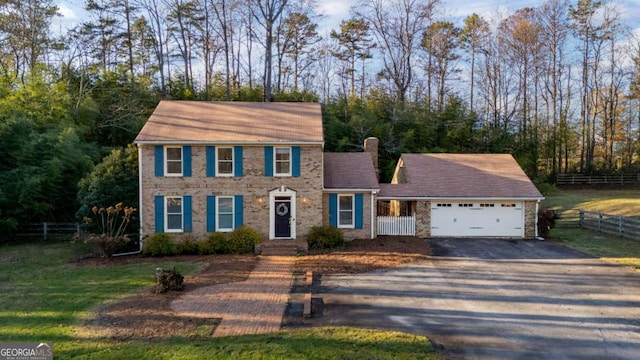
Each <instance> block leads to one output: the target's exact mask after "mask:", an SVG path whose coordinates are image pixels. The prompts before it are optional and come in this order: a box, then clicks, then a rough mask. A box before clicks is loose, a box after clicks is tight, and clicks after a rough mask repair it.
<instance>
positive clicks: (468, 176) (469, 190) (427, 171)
mask: <svg viewBox="0 0 640 360" xmlns="http://www.w3.org/2000/svg"><path fill="white" fill-rule="evenodd" d="M401 159H402V162H403V166H404V167H405V174H406V178H407V183H406V184H400V186H398V187H394V185H390V186H384V187H381V188H380V190H381V191H380V194H379V196H382V197H384V196H399V197H411V196H415V197H418V196H420V197H445V198H542V194H540V192H539V191H538V189H537V188H536V187H535V185H533V183H532V182H531V180H529V178H528V177H527V175H526V174H525V173H524V171H523V170H522V168H521V167H520V165H518V163H517V162H516V160H515V159H514V158H513V156H511V155H510V154H402V156H401Z"/></svg>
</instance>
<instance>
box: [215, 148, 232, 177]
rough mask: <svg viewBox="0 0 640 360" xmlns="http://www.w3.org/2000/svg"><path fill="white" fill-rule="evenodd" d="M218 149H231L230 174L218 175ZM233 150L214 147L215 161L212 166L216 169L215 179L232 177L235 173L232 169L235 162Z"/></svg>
mask: <svg viewBox="0 0 640 360" xmlns="http://www.w3.org/2000/svg"><path fill="white" fill-rule="evenodd" d="M220 149H231V172H230V173H229V174H222V173H220V167H219V166H218V165H219V159H220V156H219V155H218V152H219V151H220ZM233 150H234V149H233V147H231V146H222V147H218V146H216V160H215V165H214V166H215V167H216V176H217V177H233V174H234V173H235V169H234V168H233V167H234V160H235V159H234V155H235V154H234V151H233Z"/></svg>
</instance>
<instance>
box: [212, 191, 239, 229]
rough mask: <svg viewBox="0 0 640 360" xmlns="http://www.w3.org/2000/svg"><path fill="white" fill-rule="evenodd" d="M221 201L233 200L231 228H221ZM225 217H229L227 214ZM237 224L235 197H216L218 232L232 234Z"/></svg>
mask: <svg viewBox="0 0 640 360" xmlns="http://www.w3.org/2000/svg"><path fill="white" fill-rule="evenodd" d="M220 199H231V227H230V228H221V227H220ZM225 215H228V214H227V213H225ZM235 224H236V199H235V197H234V196H216V231H219V232H230V231H233V230H234V227H235Z"/></svg>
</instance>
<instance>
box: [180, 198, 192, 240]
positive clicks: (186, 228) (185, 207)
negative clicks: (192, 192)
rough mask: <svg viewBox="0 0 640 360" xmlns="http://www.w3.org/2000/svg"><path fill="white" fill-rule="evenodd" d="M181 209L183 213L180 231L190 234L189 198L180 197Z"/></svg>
mask: <svg viewBox="0 0 640 360" xmlns="http://www.w3.org/2000/svg"><path fill="white" fill-rule="evenodd" d="M182 209H183V211H184V214H183V221H184V223H183V227H182V231H184V232H191V223H192V216H191V196H183V197H182Z"/></svg>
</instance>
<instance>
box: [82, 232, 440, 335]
mask: <svg viewBox="0 0 640 360" xmlns="http://www.w3.org/2000/svg"><path fill="white" fill-rule="evenodd" d="M429 254H430V249H429V246H428V245H427V244H426V243H425V241H424V240H422V239H419V238H415V237H380V238H378V239H374V240H368V239H367V240H354V241H352V242H350V243H349V244H348V245H347V246H346V247H345V248H344V249H340V250H337V251H333V252H330V253H324V254H316V255H307V256H300V257H298V258H297V259H296V262H295V265H294V271H296V272H306V271H313V272H315V273H320V274H321V273H325V274H329V273H359V272H367V271H371V270H375V269H381V268H389V267H395V266H398V265H402V264H406V263H410V262H414V261H419V260H423V259H425V258H426V257H427V255H429ZM258 259H259V257H255V256H238V255H210V256H176V257H171V258H167V259H158V258H147V257H124V258H112V259H84V260H81V261H79V262H78V264H79V265H80V266H96V267H97V266H117V265H123V264H130V263H141V262H158V261H159V260H160V261H165V260H168V261H172V262H178V261H189V262H200V263H204V264H206V265H205V268H204V269H203V270H202V271H201V272H200V273H198V274H195V275H192V276H187V277H185V289H184V291H183V292H170V293H167V294H155V293H154V292H153V290H152V289H149V290H147V291H144V292H142V293H139V294H135V295H132V296H129V297H127V298H125V299H122V300H119V301H116V302H113V303H110V304H107V305H105V306H103V307H101V308H100V309H98V310H97V311H96V313H95V314H94V316H93V317H92V318H91V319H88V320H87V321H86V324H85V326H84V327H83V329H82V331H86V332H88V333H89V334H90V335H91V336H99V337H102V338H108V339H111V340H115V341H125V340H132V339H151V338H166V337H208V336H211V334H212V333H213V331H214V330H215V327H216V326H217V325H218V323H219V319H201V318H192V317H186V316H179V315H178V314H177V313H175V312H174V311H172V310H171V307H170V304H171V301H173V300H174V299H175V298H176V297H178V296H180V295H181V294H182V293H184V292H188V291H192V290H194V289H197V288H199V287H202V286H209V285H215V284H223V283H231V282H238V281H243V280H245V279H246V278H247V277H248V276H249V274H250V273H251V271H252V270H253V268H254V267H255V264H256V263H257V261H258Z"/></svg>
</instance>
